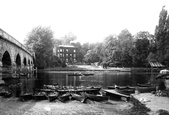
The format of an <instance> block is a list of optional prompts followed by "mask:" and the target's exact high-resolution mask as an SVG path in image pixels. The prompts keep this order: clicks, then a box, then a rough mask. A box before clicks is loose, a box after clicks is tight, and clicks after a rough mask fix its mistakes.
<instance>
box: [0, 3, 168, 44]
mask: <svg viewBox="0 0 169 115" xmlns="http://www.w3.org/2000/svg"><path fill="white" fill-rule="evenodd" d="M0 4H1V6H0V12H1V13H0V15H1V19H0V28H1V29H3V30H4V31H6V32H7V33H8V34H10V35H11V36H13V37H14V38H15V39H17V40H18V41H19V42H21V43H24V39H26V38H27V35H28V34H29V33H30V32H31V30H32V29H33V28H35V27H37V26H42V27H50V29H51V30H52V31H53V32H54V37H55V38H57V39H58V38H61V37H63V36H65V35H67V34H69V33H72V34H73V35H75V36H76V37H77V40H76V41H79V42H81V43H86V42H89V43H95V42H102V41H103V40H104V39H105V38H106V37H107V36H109V35H111V34H116V35H118V34H119V33H120V32H121V31H122V30H123V29H128V30H129V32H130V33H131V34H132V35H135V34H136V33H137V32H139V31H148V32H150V33H151V34H154V30H155V26H156V25H157V24H158V21H159V13H160V12H161V10H162V7H163V6H164V5H165V6H166V7H165V9H166V10H167V11H168V12H169V0H0Z"/></svg>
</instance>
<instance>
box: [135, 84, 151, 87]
mask: <svg viewBox="0 0 169 115" xmlns="http://www.w3.org/2000/svg"><path fill="white" fill-rule="evenodd" d="M137 86H139V87H151V86H152V85H151V84H150V83H146V84H140V83H137Z"/></svg>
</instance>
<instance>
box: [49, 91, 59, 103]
mask: <svg viewBox="0 0 169 115" xmlns="http://www.w3.org/2000/svg"><path fill="white" fill-rule="evenodd" d="M58 96H59V93H58V92H52V93H50V94H49V95H48V96H47V98H48V100H49V102H51V101H55V100H56V99H57V98H58Z"/></svg>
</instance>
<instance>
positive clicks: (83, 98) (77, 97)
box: [71, 93, 86, 103]
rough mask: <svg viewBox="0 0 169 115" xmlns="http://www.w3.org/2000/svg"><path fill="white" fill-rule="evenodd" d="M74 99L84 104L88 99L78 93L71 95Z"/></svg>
mask: <svg viewBox="0 0 169 115" xmlns="http://www.w3.org/2000/svg"><path fill="white" fill-rule="evenodd" d="M71 96H72V98H74V99H76V100H78V101H80V102H82V103H84V102H85V100H86V97H85V96H82V95H79V94H76V93H72V94H71Z"/></svg>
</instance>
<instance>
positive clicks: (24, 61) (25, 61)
mask: <svg viewBox="0 0 169 115" xmlns="http://www.w3.org/2000/svg"><path fill="white" fill-rule="evenodd" d="M23 64H24V66H26V65H27V60H26V57H24V59H23Z"/></svg>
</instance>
